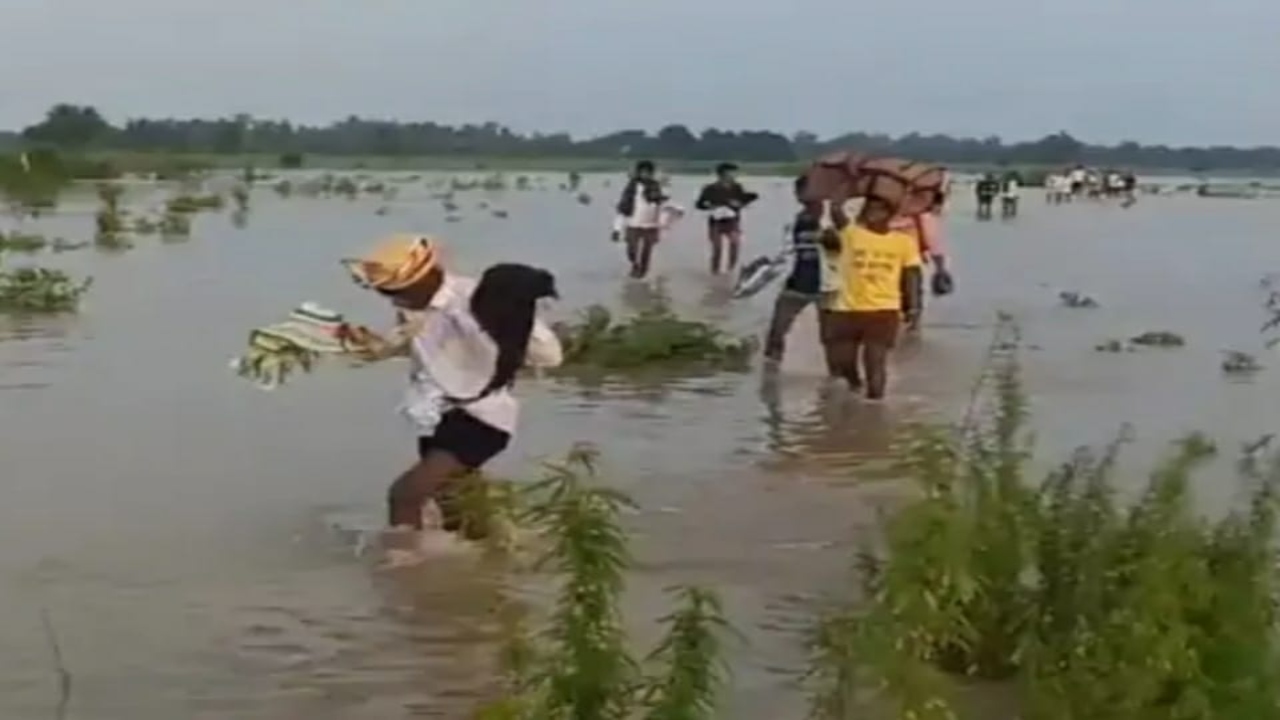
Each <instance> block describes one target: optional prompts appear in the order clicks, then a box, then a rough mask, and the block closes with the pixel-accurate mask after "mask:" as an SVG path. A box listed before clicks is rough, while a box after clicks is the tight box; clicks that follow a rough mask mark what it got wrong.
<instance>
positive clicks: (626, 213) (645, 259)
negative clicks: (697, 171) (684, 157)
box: [613, 160, 679, 279]
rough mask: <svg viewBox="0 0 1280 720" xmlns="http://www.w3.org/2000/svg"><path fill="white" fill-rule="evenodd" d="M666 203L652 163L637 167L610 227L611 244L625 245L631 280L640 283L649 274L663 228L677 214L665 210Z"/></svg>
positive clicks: (621, 197)
mask: <svg viewBox="0 0 1280 720" xmlns="http://www.w3.org/2000/svg"><path fill="white" fill-rule="evenodd" d="M669 199H670V198H668V197H667V194H666V193H665V192H663V190H662V185H661V184H660V183H659V182H658V178H657V168H656V167H655V166H654V164H653V162H651V161H649V160H641V161H640V162H638V163H636V167H635V170H634V171H633V172H632V173H631V177H630V179H628V180H627V184H626V185H624V186H623V188H622V194H621V195H620V196H619V198H618V203H617V205H616V206H615V208H614V209H615V211H616V212H617V215H616V217H615V219H614V226H613V241H614V242H617V241H618V240H622V241H623V242H624V243H626V246H627V262H628V263H630V265H631V273H630V275H631V277H632V278H636V279H641V278H644V277H645V276H647V275H648V274H649V266H650V263H651V261H652V259H653V248H654V246H656V245H657V244H658V239H659V235H660V234H661V232H662V228H663V226H664V225H666V224H667V223H668V222H669V221H670V219H671V217H673V216H674V215H678V214H679V211H678V208H674V207H672V208H671V209H670V210H668V209H667V208H668V200H669Z"/></svg>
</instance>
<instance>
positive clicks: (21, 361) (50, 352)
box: [0, 315, 74, 391]
mask: <svg viewBox="0 0 1280 720" xmlns="http://www.w3.org/2000/svg"><path fill="white" fill-rule="evenodd" d="M73 323H74V318H72V317H70V316H65V315H54V316H39V315H32V316H21V315H19V316H13V317H4V316H0V391H3V390H38V389H40V388H43V387H47V386H48V385H49V383H50V382H51V381H52V380H51V378H52V377H53V374H52V373H51V370H52V369H53V367H54V365H55V364H56V362H57V359H58V357H59V356H60V355H62V354H64V353H67V352H69V351H70V350H71V344H70V343H69V342H68V338H67V335H68V332H69V330H70V329H71V328H72V327H73Z"/></svg>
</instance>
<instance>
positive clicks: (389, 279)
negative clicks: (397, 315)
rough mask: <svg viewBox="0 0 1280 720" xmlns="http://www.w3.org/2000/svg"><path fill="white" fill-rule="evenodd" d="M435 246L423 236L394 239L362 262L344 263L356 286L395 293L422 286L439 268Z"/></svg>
mask: <svg viewBox="0 0 1280 720" xmlns="http://www.w3.org/2000/svg"><path fill="white" fill-rule="evenodd" d="M439 260H440V258H439V253H438V252H437V248H436V243H435V241H434V240H432V239H431V238H429V237H423V236H420V235H409V234H400V235H393V236H391V237H389V238H387V239H385V240H383V241H382V242H380V243H378V245H377V246H376V247H374V248H373V250H371V251H370V252H369V253H368V254H366V255H365V256H364V257H362V258H357V259H353V260H343V261H342V262H343V264H344V265H346V266H347V270H348V271H349V272H350V273H351V277H352V279H353V280H355V281H356V282H357V283H359V284H361V285H363V286H365V287H369V288H373V289H375V290H382V291H386V292H396V291H399V290H404V289H405V288H408V287H411V286H413V285H414V284H416V283H418V282H421V281H422V279H423V278H425V277H426V276H427V275H428V274H430V272H431V271H432V270H434V269H436V268H437V267H439V265H440V262H439Z"/></svg>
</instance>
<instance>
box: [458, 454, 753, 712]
mask: <svg viewBox="0 0 1280 720" xmlns="http://www.w3.org/2000/svg"><path fill="white" fill-rule="evenodd" d="M597 460H598V456H597V453H596V452H595V451H594V450H593V449H591V448H589V447H585V446H579V447H576V448H574V450H572V451H571V452H570V453H569V455H568V456H567V457H566V459H565V460H564V461H563V462H560V463H549V464H547V465H546V468H547V475H546V477H545V478H544V479H543V480H541V481H540V482H538V483H537V484H535V485H533V486H532V487H531V488H530V489H529V490H528V491H527V493H526V497H525V503H526V505H525V511H524V513H523V518H522V523H524V524H528V525H532V526H533V527H534V528H536V530H537V531H538V534H539V535H540V536H541V538H542V540H543V541H544V542H545V544H546V547H547V550H546V551H545V553H544V554H543V555H542V556H541V557H540V558H539V560H538V563H537V567H539V568H540V569H544V570H548V571H551V572H553V573H554V574H555V575H556V576H557V578H558V579H559V583H560V584H559V590H558V593H557V595H556V598H555V601H554V603H553V607H552V609H551V613H550V617H549V619H548V621H547V622H546V625H545V627H544V628H543V629H542V630H541V631H540V632H537V633H534V634H532V635H530V634H529V633H527V632H526V631H525V629H524V628H513V629H512V633H511V635H512V642H511V643H510V644H509V646H508V647H507V649H506V653H505V656H504V665H505V666H506V669H507V675H508V695H507V697H505V698H504V699H502V700H500V701H499V702H497V703H494V704H492V705H490V706H489V707H487V708H485V709H484V710H482V712H481V713H480V714H479V717H480V718H483V719H484V720H625V719H627V718H645V719H646V720H657V719H658V718H661V719H662V720H709V719H710V718H712V717H714V715H715V709H716V704H717V700H718V695H719V690H720V688H721V685H722V684H723V681H724V669H723V665H722V664H721V642H722V636H723V634H724V632H725V631H726V629H727V628H728V624H727V622H726V621H725V619H724V615H723V611H722V609H721V606H720V601H719V599H718V598H717V597H716V596H715V594H714V593H712V592H710V591H707V590H703V589H699V588H674V589H673V590H672V594H673V596H674V598H675V600H676V607H675V609H674V610H673V611H672V612H671V613H670V614H669V615H668V616H666V617H665V618H663V622H664V625H665V626H666V628H667V632H666V635H665V637H664V638H663V639H662V640H661V641H660V642H659V644H658V646H657V648H656V649H655V650H653V651H652V652H651V653H650V654H649V656H648V657H647V662H645V663H641V662H639V661H637V660H636V658H635V656H634V655H633V653H632V651H631V649H630V645H629V643H628V639H627V636H626V630H625V627H624V618H623V614H622V610H621V601H622V596H623V593H624V591H625V589H626V572H627V570H628V569H629V567H630V565H631V562H632V556H631V553H630V549H629V543H628V540H627V535H626V531H625V530H624V529H623V528H622V526H621V517H622V513H623V512H624V511H625V510H626V509H629V508H632V507H634V503H633V502H632V501H631V500H630V498H628V497H627V496H625V495H623V494H622V493H620V492H618V491H616V490H612V489H609V488H605V487H601V486H599V485H596V484H595V483H594V480H595V478H596V464H597Z"/></svg>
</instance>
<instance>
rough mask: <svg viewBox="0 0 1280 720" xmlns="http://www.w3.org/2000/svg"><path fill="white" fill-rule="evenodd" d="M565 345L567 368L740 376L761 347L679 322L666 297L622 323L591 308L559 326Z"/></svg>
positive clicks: (694, 323)
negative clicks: (707, 371)
mask: <svg viewBox="0 0 1280 720" xmlns="http://www.w3.org/2000/svg"><path fill="white" fill-rule="evenodd" d="M553 329H554V330H555V332H556V335H557V336H559V338H560V341H561V343H562V344H563V345H564V368H565V369H566V370H567V371H573V370H575V369H576V370H596V371H602V372H622V371H635V370H645V369H666V370H673V371H680V370H694V371H696V370H726V371H734V372H742V371H745V370H747V369H748V368H749V367H750V364H751V358H752V356H753V355H754V354H755V350H756V347H757V343H756V340H755V339H754V338H749V337H748V338H734V337H731V336H729V335H727V334H725V333H724V332H722V331H720V330H718V329H717V328H715V327H714V326H712V325H710V324H708V323H704V322H699V321H695V320H685V319H682V318H680V317H679V316H678V315H676V314H675V312H674V311H673V310H672V309H671V306H670V304H669V303H668V302H667V301H666V300H665V299H661V298H660V299H659V300H658V301H657V302H655V303H654V304H653V305H652V306H651V307H649V308H646V309H645V310H642V311H641V312H639V313H637V314H635V315H634V316H632V317H630V318H628V319H626V320H623V321H618V320H615V318H614V316H613V314H612V313H610V312H609V310H608V309H606V308H605V307H603V306H600V305H592V306H591V307H589V308H587V309H586V310H585V311H583V312H582V314H581V318H580V319H579V320H578V321H577V322H573V323H568V322H561V323H556V324H555V325H554V326H553Z"/></svg>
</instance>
